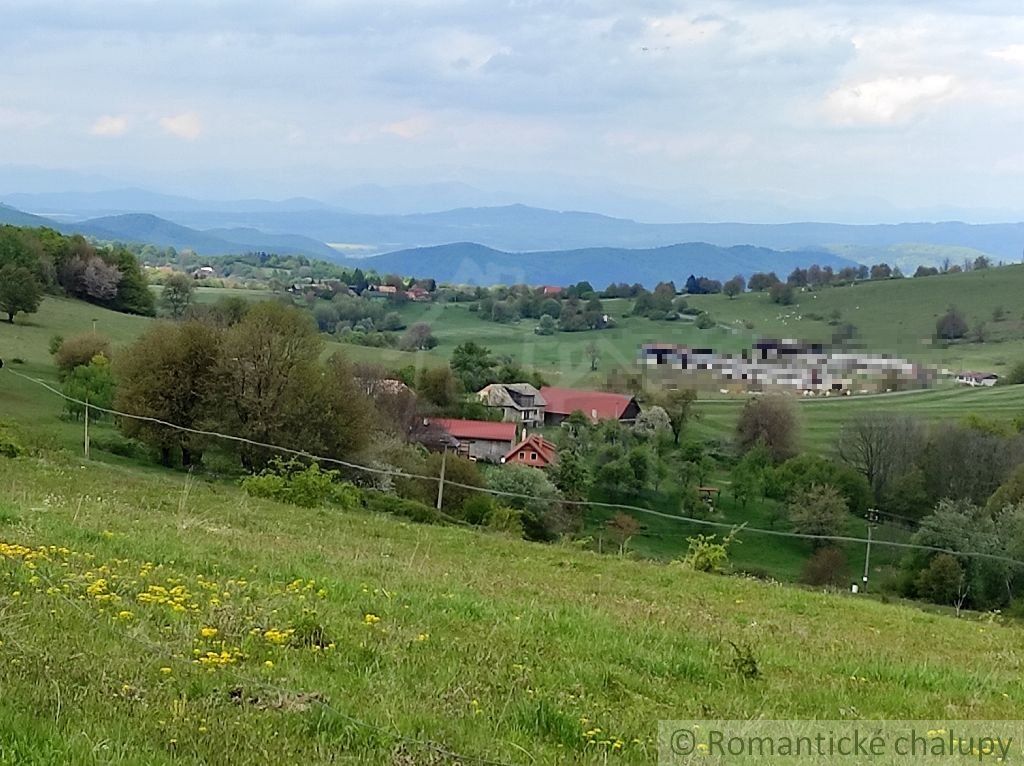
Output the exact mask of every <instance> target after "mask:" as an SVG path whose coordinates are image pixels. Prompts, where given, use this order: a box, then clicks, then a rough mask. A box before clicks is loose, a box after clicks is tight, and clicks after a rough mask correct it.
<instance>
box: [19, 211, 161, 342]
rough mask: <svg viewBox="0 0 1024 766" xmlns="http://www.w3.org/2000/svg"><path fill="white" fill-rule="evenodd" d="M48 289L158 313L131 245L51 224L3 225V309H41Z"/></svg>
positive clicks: (126, 309)
mask: <svg viewBox="0 0 1024 766" xmlns="http://www.w3.org/2000/svg"><path fill="white" fill-rule="evenodd" d="M47 292H50V293H61V294H64V295H68V296H70V297H72V298H79V299H81V300H85V301H89V302H90V303H95V304H97V305H99V306H103V307H105V308H109V309H112V310H114V311H123V312H128V313H133V314H145V315H152V314H153V313H154V301H153V295H152V293H150V291H149V285H148V283H147V281H146V277H145V275H144V274H143V273H142V269H141V267H140V266H139V262H138V261H137V260H136V258H135V256H134V255H133V254H132V253H131V252H130V251H128V250H126V249H124V248H122V247H110V248H99V247H95V246H93V245H91V244H90V243H89V242H87V241H86V240H85V239H84V238H82V237H81V236H77V235H76V236H72V237H66V236H64V235H62V234H60V233H59V232H56V231H54V230H52V229H31V228H20V227H15V226H0V311H2V312H3V313H4V314H6V315H7V318H8V321H11V322H13V321H14V317H15V316H16V315H17V314H19V313H23V312H24V313H34V312H35V311H37V310H38V309H39V305H40V303H41V301H42V298H43V295H44V293H47Z"/></svg>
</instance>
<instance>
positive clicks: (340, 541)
mask: <svg viewBox="0 0 1024 766" xmlns="http://www.w3.org/2000/svg"><path fill="white" fill-rule="evenodd" d="M6 412H7V410H6V406H5V413H6ZM0 498H2V499H0V609H2V611H3V614H4V620H3V621H0V680H2V681H3V685H4V690H5V694H4V695H3V699H2V700H0V743H2V745H3V749H4V752H5V754H8V755H9V756H10V757H11V758H12V759H13V760H12V762H16V763H19V764H38V765H40V766H42V765H43V764H47V765H48V764H52V763H76V764H99V763H103V764H111V763H119V764H129V763H131V764H136V763H147V764H165V763H167V764H169V763H172V762H173V763H187V764H199V763H211V762H224V763H227V762H231V763H253V762H270V763H297V762H299V763H328V762H330V763H352V764H356V763H358V764H368V763H374V764H378V763H379V764H398V763H435V764H441V763H456V762H457V763H471V762H473V759H474V758H489V759H495V760H500V761H501V762H504V763H510V764H512V763H515V764H518V763H564V764H576V763H580V764H603V763H606V762H614V763H626V764H641V763H651V762H653V761H654V759H655V750H654V743H653V738H654V736H655V732H656V722H657V721H658V720H659V719H666V718H686V717H692V718H707V717H715V718H725V719H729V718H738V719H747V718H756V717H761V718H768V719H772V718H819V717H822V716H840V715H842V711H853V710H855V711H856V715H857V717H860V718H866V719H871V718H889V719H924V718H938V717H961V718H987V719H1014V718H1017V717H1019V715H1020V711H1021V709H1022V707H1024V696H1022V692H1021V688H1020V683H1019V675H1020V665H1021V657H1020V651H1019V649H1018V648H1017V647H1018V646H1019V645H1020V642H1021V629H1020V627H1018V626H1017V625H1016V623H1010V624H1003V621H1002V620H1001V619H999V618H998V617H993V616H985V617H981V618H976V617H968V618H966V619H959V620H957V619H953V618H952V617H951V616H943V615H941V614H928V613H925V612H922V611H920V610H919V609H918V608H916V607H912V606H902V605H898V604H883V603H878V602H875V601H872V600H868V599H865V598H863V597H852V596H848V595H847V596H843V595H826V594H821V593H814V592H810V591H807V590H801V589H797V588H792V587H788V586H782V585H778V584H770V583H764V582H758V581H754V580H749V579H740V578H728V577H721V576H714V575H703V574H697V573H693V572H688V571H685V570H683V569H682V568H681V567H679V566H678V565H657V564H652V563H644V562H636V561H630V560H623V559H618V558H616V557H612V556H607V555H604V556H601V555H597V554H592V553H585V552H580V551H578V550H575V549H573V548H571V547H562V546H551V545H547V546H545V545H539V544H529V543H524V542H521V541H516V540H510V539H506V538H503V537H501V536H497V535H487V534H482V533H479V532H472V531H469V530H463V529H455V528H441V527H427V526H419V525H415V524H409V523H403V522H399V521H397V520H395V519H394V518H390V517H383V516H378V515H374V514H371V513H368V512H365V511H361V510H342V509H340V508H320V509H312V510H303V509H299V508H295V507H290V506H281V505H278V504H276V503H273V502H269V501H261V500H256V499H252V498H249V497H246V496H245V495H244V494H242V493H241V491H240V490H239V489H238V488H236V487H234V486H231V485H230V484H225V483H221V482H217V481H208V480H202V481H195V480H192V479H190V478H189V477H188V476H187V475H185V474H175V473H171V472H160V471H155V470H142V469H138V468H133V467H128V466H113V465H104V464H99V463H82V462H80V461H79V460H78V459H75V458H71V457H68V456H67V455H66V454H59V453H51V452H43V453H42V454H40V455H39V456H38V457H23V458H18V459H13V460H12V459H8V458H3V457H0ZM56 637H59V640H56ZM83 732H88V736H85V735H84V734H83ZM97 742H99V743H109V744H108V745H107V746H104V747H97V745H96V743H97ZM115 743H116V744H115ZM439 749H440V750H444V751H446V752H449V753H450V752H455V753H459V754H463V755H464V756H465V757H463V755H460V756H451V755H448V756H439V755H438V750H439ZM226 753H230V754H231V755H230V758H228V759H227V760H225V757H224V755H225V754H226ZM613 753H614V756H612V754H613Z"/></svg>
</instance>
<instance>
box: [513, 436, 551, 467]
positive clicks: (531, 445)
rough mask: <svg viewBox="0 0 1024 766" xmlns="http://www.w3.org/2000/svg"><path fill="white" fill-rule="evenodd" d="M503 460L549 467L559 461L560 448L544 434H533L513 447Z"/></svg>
mask: <svg viewBox="0 0 1024 766" xmlns="http://www.w3.org/2000/svg"><path fill="white" fill-rule="evenodd" d="M502 462H503V463H516V464H518V465H528V466H532V467H533V468H547V467H548V466H550V465H555V464H556V463H557V462H558V448H557V447H556V446H555V445H554V444H552V443H551V442H549V441H548V440H547V439H545V438H544V437H543V436H538V435H537V434H533V435H531V436H527V437H526V438H525V439H523V440H522V441H521V442H519V444H517V445H516V446H515V447H513V448H512V449H511V450H510V451H509V453H508V454H507V455H505V457H504V458H502Z"/></svg>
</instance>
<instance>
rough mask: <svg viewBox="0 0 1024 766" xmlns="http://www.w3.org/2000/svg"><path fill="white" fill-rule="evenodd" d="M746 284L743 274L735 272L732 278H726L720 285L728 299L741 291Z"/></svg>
mask: <svg viewBox="0 0 1024 766" xmlns="http://www.w3.org/2000/svg"><path fill="white" fill-rule="evenodd" d="M746 286H747V283H746V282H745V281H744V279H743V275H742V274H737V275H736V276H734V277H733V278H732V279H730V280H728V281H727V282H726V283H725V284H724V285H722V292H723V293H725V294H726V295H728V296H729V299H730V300H732V299H733V298H735V297H736V296H737V295H739V294H740V293H742V292H743V290H744V289H745V288H746Z"/></svg>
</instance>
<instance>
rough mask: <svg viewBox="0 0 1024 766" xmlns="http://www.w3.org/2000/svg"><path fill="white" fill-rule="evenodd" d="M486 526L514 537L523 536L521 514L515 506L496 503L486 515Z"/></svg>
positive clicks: (493, 530)
mask: <svg viewBox="0 0 1024 766" xmlns="http://www.w3.org/2000/svg"><path fill="white" fill-rule="evenodd" d="M487 528H488V529H490V530H491V531H492V532H503V533H506V534H510V535H513V536H514V537H522V536H523V515H522V513H521V512H520V511H517V510H516V509H515V508H509V507H508V506H506V505H496V506H494V508H492V509H491V513H490V515H489V516H488V517H487Z"/></svg>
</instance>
